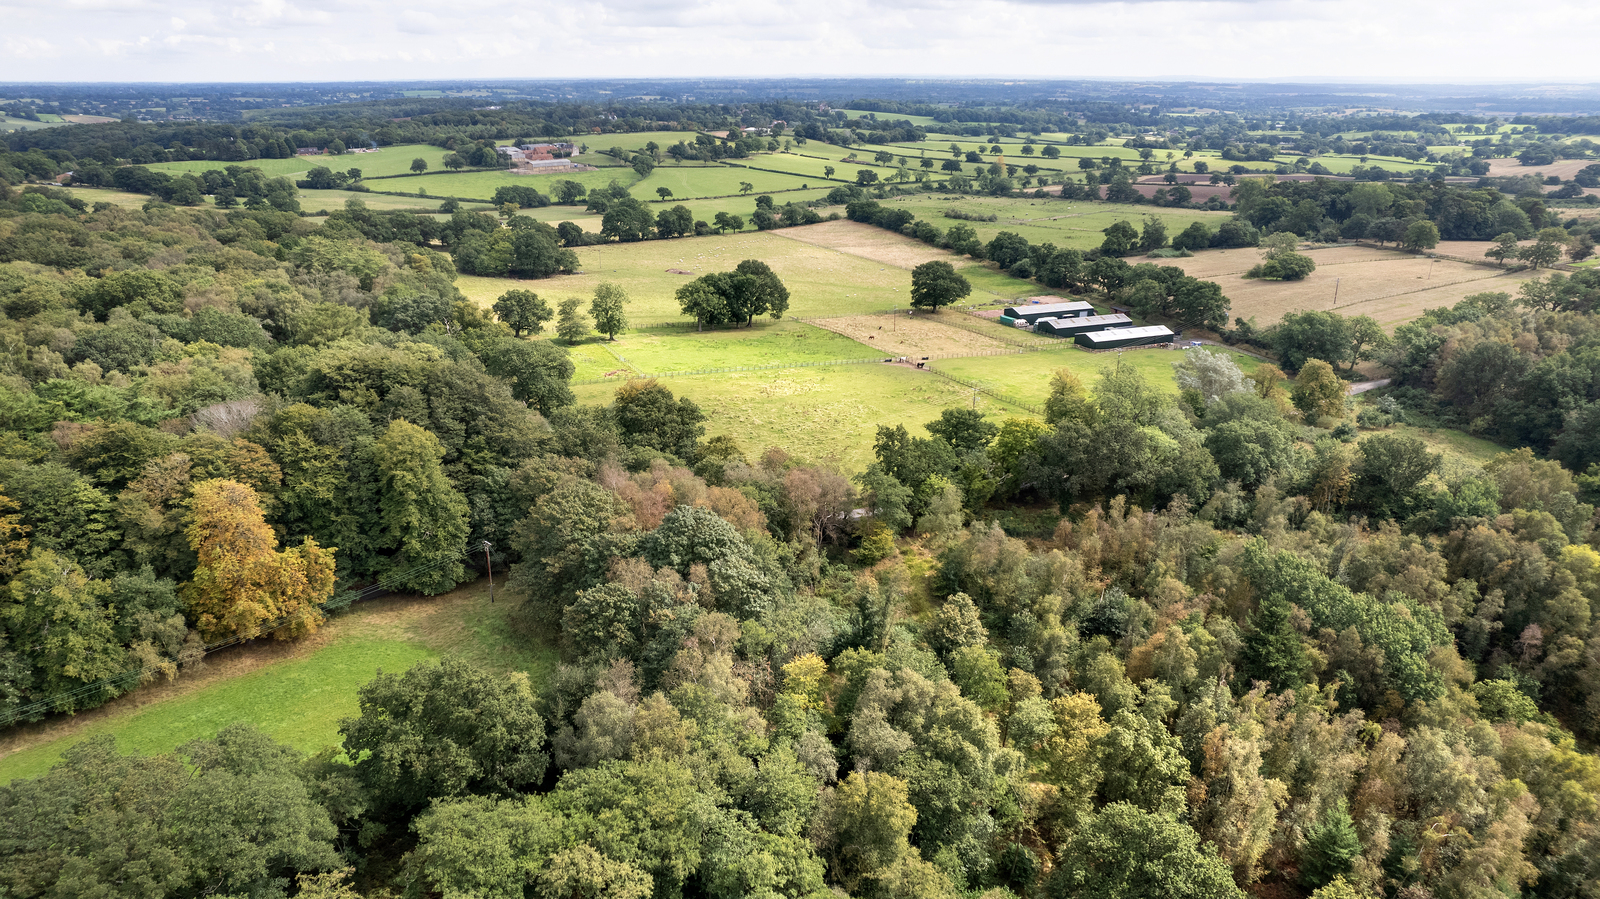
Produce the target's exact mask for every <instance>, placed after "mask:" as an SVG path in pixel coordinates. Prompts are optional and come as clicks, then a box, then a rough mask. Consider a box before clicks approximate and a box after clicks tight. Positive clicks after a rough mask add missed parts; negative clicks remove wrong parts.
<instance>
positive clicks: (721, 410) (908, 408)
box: [572, 356, 1028, 473]
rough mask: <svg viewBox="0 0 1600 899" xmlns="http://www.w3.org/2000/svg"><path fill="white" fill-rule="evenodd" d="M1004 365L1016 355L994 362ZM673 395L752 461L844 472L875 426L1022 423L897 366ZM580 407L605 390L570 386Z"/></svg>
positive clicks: (991, 403)
mask: <svg viewBox="0 0 1600 899" xmlns="http://www.w3.org/2000/svg"><path fill="white" fill-rule="evenodd" d="M1000 358H1001V359H1002V360H1010V359H1014V358H1018V357H1009V356H1008V357H1000ZM661 383H662V384H664V385H665V386H666V387H667V388H669V389H670V390H671V391H672V392H673V393H675V394H677V395H679V396H686V397H689V398H690V399H692V400H694V401H695V402H696V403H698V404H699V405H700V408H701V409H703V410H704V411H705V413H706V415H707V416H709V418H708V420H707V422H706V436H707V437H714V436H717V435H720V434H727V435H729V436H731V437H732V438H733V439H734V440H736V441H737V442H738V444H739V446H740V447H741V448H742V449H743V450H744V452H745V454H746V455H747V456H750V457H755V456H758V455H760V454H761V452H762V450H764V449H766V448H767V447H769V446H779V447H783V448H784V449H785V450H787V451H788V452H789V453H790V454H791V455H794V456H796V457H799V458H801V459H806V460H809V461H812V462H824V461H829V460H832V461H833V462H834V463H836V464H837V465H838V466H839V467H840V468H841V470H843V471H844V472H846V473H855V472H858V471H861V470H863V469H865V468H866V467H867V465H868V463H870V462H871V461H872V458H873V456H872V441H873V439H874V437H875V436H876V435H877V431H878V426H879V425H888V426H893V425H897V424H899V425H905V426H906V429H907V430H909V431H911V432H913V433H915V434H918V435H921V434H924V433H925V432H924V431H923V430H922V428H921V426H922V425H924V424H926V423H927V422H930V421H933V420H934V419H937V418H938V417H939V413H940V412H941V411H943V410H944V409H946V408H949V407H951V406H967V407H970V408H976V409H978V410H980V411H982V412H984V413H985V415H987V416H988V417H989V418H990V420H992V421H996V422H998V421H1000V420H1001V419H1004V418H1008V417H1011V416H1024V417H1028V413H1026V412H1024V411H1022V410H1020V409H1017V408H1016V407H1014V406H1010V405H1006V404H1004V403H1001V402H998V401H996V400H993V399H991V398H990V397H988V396H986V395H984V394H981V393H980V394H976V396H974V392H973V391H972V390H971V389H970V388H967V387H963V386H961V385H960V384H956V383H954V382H952V381H947V380H945V379H944V378H941V377H939V376H937V375H935V374H932V373H930V372H926V371H918V370H917V369H915V368H912V367H909V366H905V365H885V364H872V363H867V364H860V365H839V366H831V367H817V368H792V369H780V370H775V371H753V372H735V373H730V374H719V375H697V376H691V377H680V378H667V379H665V380H663V381H662V382H661ZM572 391H573V393H575V394H577V396H578V401H579V402H580V403H609V402H610V401H611V399H612V396H613V394H614V393H615V391H616V387H615V386H613V385H611V384H588V385H578V386H575V387H573V388H572Z"/></svg>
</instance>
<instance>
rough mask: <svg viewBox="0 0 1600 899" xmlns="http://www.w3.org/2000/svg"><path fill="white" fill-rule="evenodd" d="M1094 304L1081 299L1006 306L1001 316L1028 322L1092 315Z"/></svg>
mask: <svg viewBox="0 0 1600 899" xmlns="http://www.w3.org/2000/svg"><path fill="white" fill-rule="evenodd" d="M1094 314H1095V312H1094V306H1093V305H1091V304H1089V303H1085V302H1083V301H1082V300H1073V301H1072V302H1070V303H1040V304H1039V305H1037V306H1007V307H1006V311H1005V312H1004V313H1002V317H1003V318H1009V319H1015V320H1019V321H1025V322H1028V323H1030V324H1032V323H1033V322H1036V321H1038V320H1039V319H1041V318H1067V317H1069V316H1071V317H1076V316H1080V315H1094Z"/></svg>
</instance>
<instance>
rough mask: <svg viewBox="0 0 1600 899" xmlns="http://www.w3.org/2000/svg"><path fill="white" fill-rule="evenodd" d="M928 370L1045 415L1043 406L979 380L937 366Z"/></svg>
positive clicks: (1009, 403)
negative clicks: (1010, 394) (1002, 391)
mask: <svg viewBox="0 0 1600 899" xmlns="http://www.w3.org/2000/svg"><path fill="white" fill-rule="evenodd" d="M928 371H931V372H933V373H934V374H936V375H938V376H939V377H941V378H944V379H945V380H947V381H954V382H955V383H957V384H960V385H961V386H963V387H970V388H972V389H973V390H976V391H978V392H979V393H982V394H984V395H985V396H988V397H990V398H992V399H995V400H998V401H1000V402H1002V403H1005V404H1006V405H1008V406H1016V407H1017V408H1018V409H1022V410H1024V411H1027V412H1032V413H1033V414H1034V415H1043V414H1044V408H1043V407H1041V406H1036V405H1034V404H1032V403H1029V402H1024V401H1023V400H1019V399H1017V398H1016V397H1014V396H1009V395H1007V394H1004V393H1000V392H999V391H997V390H994V389H992V388H990V387H986V386H984V385H983V384H980V383H978V382H977V381H969V380H967V379H966V378H961V377H957V376H956V375H952V374H950V373H949V372H943V371H939V370H938V369H936V368H930V369H928Z"/></svg>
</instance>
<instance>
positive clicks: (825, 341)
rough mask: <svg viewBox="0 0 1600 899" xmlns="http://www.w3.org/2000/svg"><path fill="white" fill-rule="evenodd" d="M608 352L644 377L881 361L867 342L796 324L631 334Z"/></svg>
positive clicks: (611, 345) (762, 323)
mask: <svg viewBox="0 0 1600 899" xmlns="http://www.w3.org/2000/svg"><path fill="white" fill-rule="evenodd" d="M607 348H609V349H610V350H611V352H613V353H615V354H616V355H617V356H618V357H620V358H621V359H622V360H623V361H625V362H626V363H627V364H629V365H630V366H632V367H633V368H634V369H636V370H638V371H639V372H641V373H645V374H658V373H666V372H684V371H701V370H705V369H713V368H738V367H746V366H759V365H784V364H796V363H802V364H803V363H816V362H833V361H836V360H840V359H881V358H882V357H883V356H884V355H886V354H885V353H884V352H879V351H877V350H875V349H874V348H873V347H871V346H868V345H866V344H865V343H857V342H856V341H854V340H851V339H850V338H849V337H844V336H841V335H839V334H835V333H833V332H832V331H827V330H824V329H822V328H818V327H813V326H811V325H808V324H804V323H802V322H797V321H791V320H787V319H784V320H779V321H773V320H772V319H770V318H767V319H762V320H759V321H757V322H755V323H753V324H752V325H750V326H749V327H744V328H727V329H718V330H715V331H702V332H697V331H692V330H686V331H677V330H670V329H664V330H657V331H630V332H628V333H626V334H623V335H620V336H619V337H618V338H617V339H616V340H614V341H608V342H607Z"/></svg>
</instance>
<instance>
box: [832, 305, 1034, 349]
mask: <svg viewBox="0 0 1600 899" xmlns="http://www.w3.org/2000/svg"><path fill="white" fill-rule="evenodd" d="M960 314H961V313H957V312H943V313H939V314H937V315H926V314H921V315H907V314H905V313H892V314H887V315H852V316H848V317H845V318H820V319H813V320H812V321H811V324H813V325H816V326H817V327H819V328H827V329H828V330H830V331H834V332H836V333H838V334H842V335H844V336H845V337H848V338H850V339H851V340H855V341H860V342H861V343H862V344H865V345H868V346H871V347H873V348H874V349H876V350H878V351H880V352H881V353H883V354H884V355H887V356H911V357H916V358H920V357H922V356H970V355H974V354H976V353H988V352H998V351H1002V350H1009V349H1011V348H1012V346H1011V344H1008V343H1003V342H1001V341H1000V340H997V339H996V338H994V337H992V336H989V335H987V334H983V333H975V332H973V331H969V330H966V329H964V328H959V327H955V326H954V325H951V324H949V323H948V322H950V321H955V320H957V319H956V316H958V315H960ZM966 318H968V319H969V320H972V319H970V316H968V317H966Z"/></svg>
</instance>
